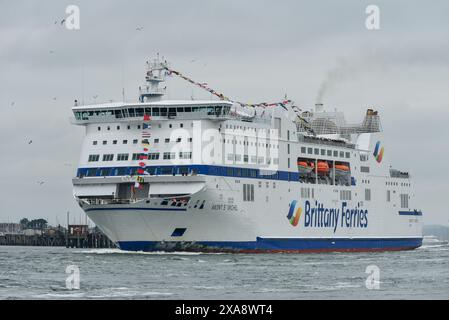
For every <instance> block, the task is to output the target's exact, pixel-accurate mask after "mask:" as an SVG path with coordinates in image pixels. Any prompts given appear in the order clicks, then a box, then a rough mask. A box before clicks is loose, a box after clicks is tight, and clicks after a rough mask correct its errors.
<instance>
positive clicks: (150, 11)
mask: <svg viewBox="0 0 449 320" xmlns="http://www.w3.org/2000/svg"><path fill="white" fill-rule="evenodd" d="M69 4H76V5H78V6H79V7H80V11H81V30H79V31H69V30H67V29H65V28H63V27H62V26H60V25H59V24H55V21H61V20H62V19H63V18H64V17H65V16H66V14H65V8H66V6H67V5H69ZM368 4H376V5H378V6H379V7H380V14H381V16H380V18H381V22H380V23H381V25H380V26H381V30H378V31H368V30H367V29H366V28H365V18H366V14H365V7H366V6H367V5H368ZM448 15H449V2H447V1H432V2H430V3H426V2H423V1H394V3H393V2H392V1H358V0H354V1H338V2H337V1H309V2H299V1H229V0H227V1H197V0H188V1H172V0H171V1H148V0H136V1H126V2H125V1H111V0H107V1H106V0H101V1H99V0H95V1H31V0H30V1H24V0H19V1H6V0H0V70H1V72H0V115H1V117H0V124H1V126H0V146H1V149H2V153H1V155H2V156H1V157H0V168H1V175H0V179H1V181H0V182H1V183H0V193H1V195H2V197H1V202H0V221H8V220H9V221H17V220H18V219H19V218H21V217H25V216H26V217H45V218H48V220H49V221H50V222H51V223H56V222H60V223H63V222H65V215H66V212H67V211H68V210H70V211H71V212H72V216H75V217H77V218H78V217H79V215H80V213H81V210H80V209H79V208H78V207H77V205H76V204H75V202H74V200H73V198H72V186H71V178H72V176H73V175H74V173H75V171H76V164H77V162H78V157H79V153H80V146H81V141H82V139H83V135H84V129H83V128H80V127H75V126H72V125H70V123H69V117H70V116H71V111H70V108H71V106H72V105H73V100H74V99H76V98H77V99H80V100H83V96H84V100H85V102H86V103H88V102H89V103H93V102H95V99H93V96H94V95H98V98H97V99H96V101H97V102H101V101H108V100H110V99H114V100H119V99H121V91H122V90H121V88H122V86H124V87H125V89H126V99H127V100H134V99H136V98H137V88H138V86H139V85H140V84H141V83H142V81H143V76H144V66H145V61H146V60H147V59H148V58H150V57H153V56H154V55H155V54H156V53H157V52H160V53H161V54H162V55H164V56H166V57H167V59H168V60H169V61H170V62H171V64H172V67H173V68H175V69H178V70H180V71H181V72H183V73H185V74H187V75H190V76H192V78H194V79H196V80H198V81H202V82H207V83H208V84H209V85H210V86H211V87H213V88H215V89H217V90H219V91H222V92H224V93H225V94H226V95H228V96H230V97H232V98H234V99H238V100H243V101H249V102H260V101H265V100H270V101H271V100H273V101H277V100H279V99H280V98H282V97H283V96H284V95H285V94H288V97H289V98H291V99H293V100H294V101H295V102H296V103H297V105H299V106H302V107H303V108H309V107H311V106H313V104H314V103H315V100H316V97H317V94H318V91H319V88H320V87H321V86H322V84H323V83H325V84H326V91H325V92H324V96H323V102H324V104H325V106H326V107H327V108H330V109H333V108H338V109H340V110H343V111H345V113H346V114H347V118H348V120H360V119H361V118H362V117H363V113H364V111H365V109H366V108H367V107H371V106H374V107H375V108H377V109H378V110H379V111H380V112H381V116H382V125H383V129H384V131H385V134H386V138H385V145H386V152H388V153H389V155H390V159H391V160H392V162H393V166H395V167H397V168H400V169H404V170H410V171H411V173H412V175H413V178H414V183H415V186H416V195H417V198H418V199H419V201H420V203H421V208H422V210H423V212H424V214H425V222H426V223H443V224H448V220H449V215H448V214H447V208H446V202H447V201H446V198H445V197H446V195H447V192H448V190H449V182H448V179H449V174H448V168H447V162H448V161H447V159H448V157H449V150H448V142H447V140H448V138H449V125H448V123H447V122H448V121H449V108H448V104H449V90H448V89H449V86H448V85H449V41H448V39H449V19H448V18H447V17H448ZM137 27H143V30H142V31H136V28H137ZM192 60H195V61H193V62H192ZM83 79H84V80H83ZM168 87H169V95H168V97H169V98H189V97H190V96H191V95H192V94H193V95H194V97H195V98H209V95H208V94H205V93H204V92H202V91H199V90H198V89H196V88H193V87H191V86H189V85H188V84H186V83H184V82H182V81H180V80H178V79H171V80H170V81H169V82H168ZM54 98H56V100H54ZM13 102H14V106H12V105H11V104H12V103H13ZM29 140H33V143H32V144H28V141H29ZM42 180H43V181H45V183H44V184H43V185H42V186H39V184H38V183H37V181H42ZM56 219H58V221H57V220H56Z"/></svg>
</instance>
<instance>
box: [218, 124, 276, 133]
mask: <svg viewBox="0 0 449 320" xmlns="http://www.w3.org/2000/svg"><path fill="white" fill-rule="evenodd" d="M226 129H232V130H242V131H247V130H248V131H254V132H256V131H259V132H265V131H267V130H269V132H272V133H273V132H274V129H264V128H253V127H245V126H236V125H232V124H227V125H226Z"/></svg>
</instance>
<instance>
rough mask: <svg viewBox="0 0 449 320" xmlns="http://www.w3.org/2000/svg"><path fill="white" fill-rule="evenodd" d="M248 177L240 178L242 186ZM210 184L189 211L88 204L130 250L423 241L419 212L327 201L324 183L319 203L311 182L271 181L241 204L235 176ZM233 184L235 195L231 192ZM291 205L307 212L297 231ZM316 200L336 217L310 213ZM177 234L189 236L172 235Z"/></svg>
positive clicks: (403, 246)
mask: <svg viewBox="0 0 449 320" xmlns="http://www.w3.org/2000/svg"><path fill="white" fill-rule="evenodd" d="M170 178H171V177H167V179H170ZM251 180H252V179H240V184H241V183H246V182H248V183H251V182H252V181H251ZM205 181H206V186H209V187H206V188H205V190H201V191H199V192H198V193H196V194H195V195H194V196H192V198H191V200H190V201H189V204H188V205H186V206H184V205H183V206H181V207H176V206H171V205H170V204H169V205H168V206H160V205H159V203H160V202H161V201H162V200H161V199H151V198H150V199H149V200H142V201H140V202H136V203H132V204H112V205H105V204H102V205H87V206H85V207H84V210H85V211H86V213H87V214H88V216H89V218H90V219H92V221H94V222H95V224H96V225H98V226H100V228H101V229H102V231H103V232H104V233H105V234H106V235H107V236H108V237H109V238H110V239H111V240H112V241H114V242H116V243H117V244H118V246H119V247H120V248H121V249H124V250H132V251H163V250H164V251H170V250H176V251H179V250H181V251H231V252H320V251H381V250H407V249H414V248H416V247H419V246H420V245H421V243H422V234H421V224H422V216H421V214H420V212H415V211H400V210H395V209H393V208H389V207H387V206H384V207H380V206H376V205H365V206H363V207H358V201H343V202H342V201H339V200H336V199H335V197H334V198H333V197H331V196H329V195H332V194H335V193H334V192H333V190H334V189H335V187H332V186H325V185H323V186H320V191H319V194H317V197H316V199H301V197H300V194H301V191H300V188H301V187H304V186H307V185H304V184H302V183H299V182H275V183H276V190H275V192H273V182H272V181H268V184H269V186H268V188H267V186H266V183H267V181H263V183H262V186H261V188H260V190H257V191H258V192H256V194H257V197H256V199H255V201H254V202H242V201H240V199H241V197H242V193H241V191H239V189H237V188H238V187H239V184H235V179H233V178H227V177H209V176H208V177H206V179H205ZM150 184H151V183H150ZM217 184H218V188H217ZM233 185H235V190H234V191H233V190H232V189H231V188H229V187H230V186H231V187H232V186H233ZM289 189H290V191H289ZM337 195H338V193H337ZM373 196H375V195H373ZM197 200H199V203H202V201H204V200H205V201H206V202H205V206H204V207H203V209H199V208H198V207H197V208H194V205H193V204H194V203H196V202H197ZM294 200H296V201H297V203H296V206H295V210H296V211H297V209H298V208H301V209H302V212H301V214H300V217H299V220H298V224H297V225H296V226H293V225H292V224H291V223H290V220H289V219H288V218H287V216H288V214H289V212H290V205H291V204H292V202H293V201H294ZM147 201H149V203H147ZM316 201H317V202H318V203H319V204H323V209H324V207H326V208H329V209H330V208H335V209H337V210H335V212H338V213H332V214H329V213H328V214H325V213H324V212H323V214H322V215H321V216H322V217H321V216H320V215H316V216H315V215H312V214H311V211H312V207H314V206H315V205H316ZM307 203H308V204H307ZM343 206H344V208H345V209H354V208H358V209H359V211H363V215H365V212H364V211H365V210H366V211H367V214H366V216H365V218H363V219H360V220H363V221H359V217H357V215H356V214H353V216H352V220H351V221H350V220H346V219H349V218H347V216H348V215H347V214H346V216H345V215H342V212H343V211H344V210H342V208H343ZM307 209H308V211H307ZM323 211H324V210H323ZM349 212H350V211H349ZM359 216H360V215H359ZM315 219H316V220H315ZM365 220H366V221H365ZM365 224H366V225H365ZM179 229H181V230H183V229H185V230H184V233H183V234H182V235H173V234H174V232H175V230H179Z"/></svg>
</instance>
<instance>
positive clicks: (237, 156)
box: [226, 153, 279, 164]
mask: <svg viewBox="0 0 449 320" xmlns="http://www.w3.org/2000/svg"><path fill="white" fill-rule="evenodd" d="M226 159H227V160H228V161H236V162H240V161H242V155H241V154H233V153H229V154H228V156H227V158H226ZM243 162H245V163H249V162H250V158H249V156H248V155H247V154H244V155H243ZM251 163H257V164H264V163H265V158H264V157H257V156H251ZM267 164H271V158H267ZM273 164H279V159H278V158H273Z"/></svg>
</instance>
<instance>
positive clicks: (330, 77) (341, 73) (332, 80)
mask: <svg viewBox="0 0 449 320" xmlns="http://www.w3.org/2000/svg"><path fill="white" fill-rule="evenodd" d="M355 70H356V69H355V68H354V67H353V66H350V65H349V64H348V62H347V61H346V60H345V59H343V58H341V59H339V60H338V65H337V66H336V67H335V68H334V69H332V70H330V71H329V72H328V73H327V75H326V78H325V79H324V81H323V82H322V83H321V85H320V88H319V89H318V93H317V97H316V102H317V103H322V102H323V99H324V97H325V96H326V94H327V92H328V91H329V90H330V89H332V88H333V87H334V86H336V85H337V83H338V82H342V81H344V80H345V79H347V78H349V77H352V76H353V75H354V73H355Z"/></svg>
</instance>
